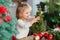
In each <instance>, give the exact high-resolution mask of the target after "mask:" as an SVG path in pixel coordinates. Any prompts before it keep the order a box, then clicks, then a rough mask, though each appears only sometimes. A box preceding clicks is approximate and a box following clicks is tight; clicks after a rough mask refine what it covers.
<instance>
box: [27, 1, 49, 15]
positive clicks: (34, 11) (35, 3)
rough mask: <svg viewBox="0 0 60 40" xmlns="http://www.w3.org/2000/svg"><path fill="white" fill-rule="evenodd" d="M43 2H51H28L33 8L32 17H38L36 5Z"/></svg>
mask: <svg viewBox="0 0 60 40" xmlns="http://www.w3.org/2000/svg"><path fill="white" fill-rule="evenodd" d="M41 1H42V2H45V1H49V0H28V1H27V2H28V3H29V4H30V5H31V7H32V12H31V15H32V16H34V15H36V11H37V6H36V5H37V4H39V3H40V2H41Z"/></svg>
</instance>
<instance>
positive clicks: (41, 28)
mask: <svg viewBox="0 0 60 40" xmlns="http://www.w3.org/2000/svg"><path fill="white" fill-rule="evenodd" d="M36 16H40V20H39V21H38V22H37V23H34V24H33V25H32V27H31V30H32V31H33V32H34V33H41V32H45V31H46V27H45V24H44V20H43V17H44V15H43V13H42V11H41V7H40V5H38V11H37V13H36Z"/></svg>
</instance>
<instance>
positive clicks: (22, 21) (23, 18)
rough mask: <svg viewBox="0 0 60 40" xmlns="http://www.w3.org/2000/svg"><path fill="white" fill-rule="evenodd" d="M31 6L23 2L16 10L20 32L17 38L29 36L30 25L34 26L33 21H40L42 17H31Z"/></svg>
mask: <svg viewBox="0 0 60 40" xmlns="http://www.w3.org/2000/svg"><path fill="white" fill-rule="evenodd" d="M31 9H32V8H31V6H30V5H28V4H27V3H21V4H20V5H19V6H18V8H17V11H16V17H17V19H18V22H17V30H18V32H19V33H18V34H17V35H16V38H17V39H20V38H23V37H26V36H28V33H29V27H31V26H32V24H33V23H35V22H38V20H39V19H40V17H36V18H33V19H32V20H29V19H30V12H31Z"/></svg>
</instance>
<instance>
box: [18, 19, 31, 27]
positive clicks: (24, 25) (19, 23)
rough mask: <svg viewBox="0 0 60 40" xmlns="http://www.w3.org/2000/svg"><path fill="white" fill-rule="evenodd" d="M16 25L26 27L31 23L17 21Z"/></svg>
mask: <svg viewBox="0 0 60 40" xmlns="http://www.w3.org/2000/svg"><path fill="white" fill-rule="evenodd" d="M17 24H18V26H19V27H21V28H28V27H31V26H32V24H31V23H30V22H25V23H24V22H22V21H20V20H19V21H18V22H17Z"/></svg>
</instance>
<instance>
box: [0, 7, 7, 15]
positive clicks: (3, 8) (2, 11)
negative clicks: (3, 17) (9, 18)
mask: <svg viewBox="0 0 60 40" xmlns="http://www.w3.org/2000/svg"><path fill="white" fill-rule="evenodd" d="M4 12H7V8H6V7H4V6H0V14H3V13H4Z"/></svg>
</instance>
